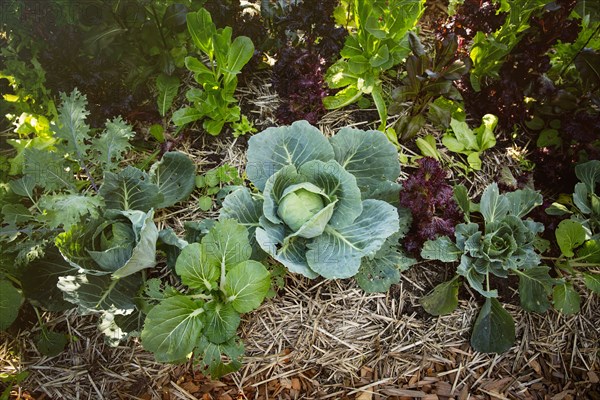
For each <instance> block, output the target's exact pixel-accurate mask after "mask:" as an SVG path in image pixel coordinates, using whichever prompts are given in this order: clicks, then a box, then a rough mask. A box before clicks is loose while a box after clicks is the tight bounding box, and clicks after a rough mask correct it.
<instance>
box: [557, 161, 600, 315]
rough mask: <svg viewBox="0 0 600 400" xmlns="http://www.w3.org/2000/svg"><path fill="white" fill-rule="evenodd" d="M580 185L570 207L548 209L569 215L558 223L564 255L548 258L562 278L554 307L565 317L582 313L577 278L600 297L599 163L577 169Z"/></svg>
mask: <svg viewBox="0 0 600 400" xmlns="http://www.w3.org/2000/svg"><path fill="white" fill-rule="evenodd" d="M575 173H576V175H577V178H579V180H580V182H579V183H577V184H576V185H575V192H574V193H573V196H572V200H571V199H569V200H570V201H569V204H570V206H567V205H565V204H560V203H554V204H552V206H550V207H548V208H547V209H546V213H548V214H551V215H559V216H565V215H570V218H569V219H565V220H563V221H561V222H560V223H559V224H558V227H557V228H556V231H555V232H554V233H555V237H556V242H557V244H558V247H559V249H560V252H561V256H560V257H558V258H549V259H551V260H552V261H553V262H554V266H555V270H556V272H557V274H558V276H559V277H560V278H561V279H560V282H559V284H558V285H557V286H556V287H555V288H554V306H555V307H556V308H557V309H558V310H560V311H561V312H563V313H565V314H574V313H577V312H579V309H580V303H581V297H580V295H579V294H578V293H577V291H576V290H575V288H574V285H573V281H574V280H575V278H578V277H580V278H583V282H584V284H585V286H586V287H587V289H589V290H590V291H591V292H593V293H595V294H600V273H598V272H597V271H596V272H594V269H596V270H597V269H598V267H600V196H598V194H597V185H598V184H599V183H600V161H598V160H593V161H588V162H586V163H583V164H580V165H578V166H576V167H575Z"/></svg>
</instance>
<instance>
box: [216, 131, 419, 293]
mask: <svg viewBox="0 0 600 400" xmlns="http://www.w3.org/2000/svg"><path fill="white" fill-rule="evenodd" d="M247 158H248V160H247V166H246V174H247V176H248V179H249V180H250V181H251V182H252V184H253V185H254V187H255V188H256V189H257V191H258V192H259V193H256V192H251V191H250V190H249V189H247V188H239V189H238V190H235V191H233V192H232V193H230V194H229V195H228V196H227V197H226V198H225V200H224V202H223V208H222V211H221V215H220V218H234V219H237V220H238V221H239V222H240V223H242V224H244V225H246V226H247V227H248V228H249V229H250V231H251V232H252V233H254V236H255V241H256V243H257V244H258V246H260V248H261V249H262V250H264V251H265V252H266V253H268V254H269V255H271V256H272V257H273V258H274V259H275V260H277V261H279V262H281V263H282V264H284V265H285V266H286V267H287V268H288V269H289V270H290V271H292V272H296V273H300V274H302V275H304V276H307V277H310V278H314V277H317V276H319V275H321V276H323V277H326V278H348V277H351V276H354V275H356V274H357V273H358V272H359V270H361V266H362V268H363V271H362V272H363V277H362V278H363V280H364V281H368V280H371V281H372V280H373V279H374V276H375V275H378V276H379V277H381V276H380V275H381V274H382V271H381V269H382V268H384V267H382V266H384V265H385V263H386V261H382V262H381V263H374V262H373V259H374V258H376V257H382V259H383V258H386V259H387V260H388V261H387V262H388V264H389V267H390V268H389V273H391V274H394V273H397V270H398V264H399V261H398V260H397V259H394V260H393V261H389V257H387V256H388V255H389V254H388V253H389V251H391V252H394V251H396V250H397V244H398V238H399V233H400V232H399V231H400V225H401V222H400V221H401V219H400V216H399V212H398V209H397V207H396V206H395V205H393V204H391V203H392V202H397V199H398V193H399V185H398V184H397V183H396V180H397V178H398V176H399V174H400V163H399V161H398V153H397V151H396V148H395V147H394V146H393V145H392V144H391V143H390V142H389V141H388V140H387V138H386V137H385V135H384V134H383V133H381V132H379V131H362V130H358V129H352V128H343V129H341V130H340V131H339V132H338V133H337V134H336V135H335V136H333V137H331V138H329V139H328V138H326V137H325V136H324V135H323V134H322V133H321V132H320V131H319V129H317V128H315V127H313V126H311V125H310V124H309V123H308V122H306V121H298V122H295V123H294V124H292V125H291V126H283V127H277V128H269V129H267V130H265V131H263V132H261V133H259V134H257V135H255V136H253V137H252V138H250V140H249V146H248V154H247ZM402 223H403V224H405V225H406V223H407V217H406V215H403V218H402ZM386 241H387V242H386ZM384 244H385V245H384ZM387 250H389V251H387ZM383 253H386V254H383ZM396 254H397V253H396ZM365 268H371V270H372V269H373V268H379V269H380V270H379V271H376V272H373V271H371V272H365V271H364V269H365ZM392 270H394V271H396V272H394V271H392ZM384 275H385V273H384ZM357 279H358V277H357ZM361 286H362V285H361Z"/></svg>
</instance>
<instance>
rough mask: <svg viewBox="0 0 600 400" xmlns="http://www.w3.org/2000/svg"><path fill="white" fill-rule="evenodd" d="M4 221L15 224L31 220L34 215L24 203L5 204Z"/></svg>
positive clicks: (3, 210) (3, 208)
mask: <svg viewBox="0 0 600 400" xmlns="http://www.w3.org/2000/svg"><path fill="white" fill-rule="evenodd" d="M2 216H3V219H2V222H3V223H5V224H9V225H10V226H15V225H16V224H21V223H24V222H28V221H31V220H32V219H33V218H34V217H33V215H32V214H31V212H30V211H29V209H28V208H27V207H25V206H24V205H23V204H19V203H17V204H5V205H4V207H2Z"/></svg>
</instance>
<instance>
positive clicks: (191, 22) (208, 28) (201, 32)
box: [186, 8, 217, 59]
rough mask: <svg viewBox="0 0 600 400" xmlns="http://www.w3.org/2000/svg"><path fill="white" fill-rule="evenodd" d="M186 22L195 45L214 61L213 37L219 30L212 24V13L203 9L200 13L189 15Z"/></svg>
mask: <svg viewBox="0 0 600 400" xmlns="http://www.w3.org/2000/svg"><path fill="white" fill-rule="evenodd" d="M186 20H187V27H188V31H189V32H190V35H191V36H192V40H193V42H194V45H196V47H197V48H199V49H200V50H201V51H202V52H204V53H206V54H207V55H208V56H209V57H210V58H211V59H212V54H213V48H214V45H213V36H214V35H215V34H216V33H217V29H216V27H215V24H213V22H212V18H211V16H210V13H209V12H208V11H206V10H205V9H203V8H201V9H200V10H198V12H190V13H188V14H187V15H186Z"/></svg>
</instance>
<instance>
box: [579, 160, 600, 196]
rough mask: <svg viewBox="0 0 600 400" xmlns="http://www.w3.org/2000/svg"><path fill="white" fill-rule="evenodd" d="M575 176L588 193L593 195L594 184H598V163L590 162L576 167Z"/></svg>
mask: <svg viewBox="0 0 600 400" xmlns="http://www.w3.org/2000/svg"><path fill="white" fill-rule="evenodd" d="M575 175H577V178H578V179H579V180H580V181H581V182H583V183H584V184H585V185H586V186H587V187H588V189H589V191H590V193H595V192H596V183H598V182H600V161H599V160H592V161H588V162H586V163H583V164H579V165H577V166H576V167H575Z"/></svg>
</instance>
